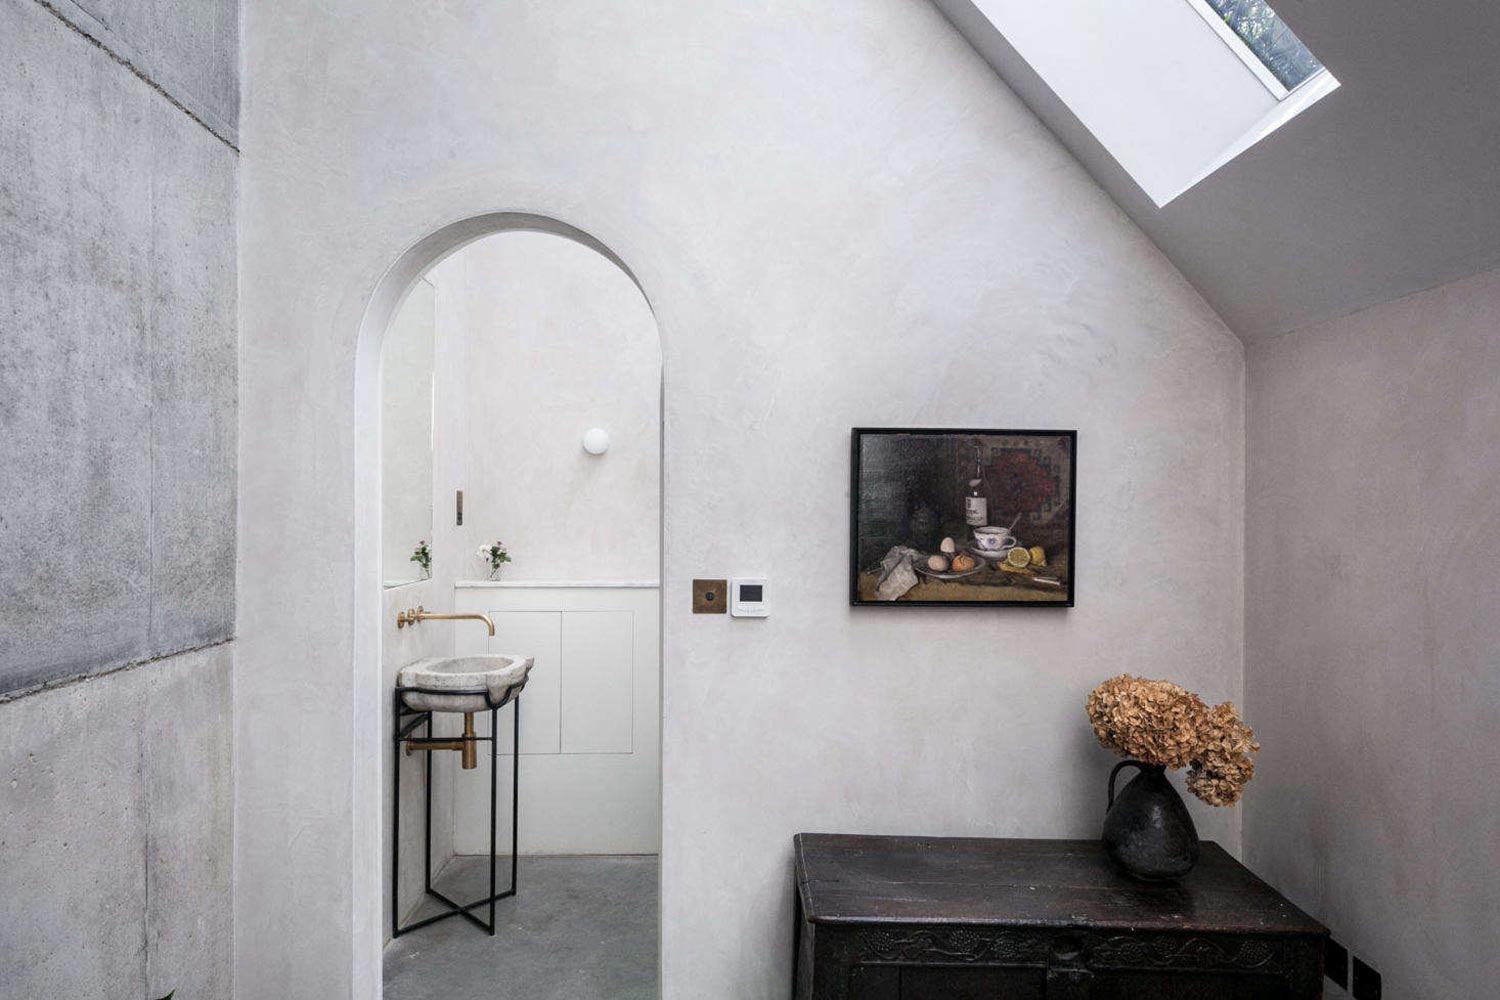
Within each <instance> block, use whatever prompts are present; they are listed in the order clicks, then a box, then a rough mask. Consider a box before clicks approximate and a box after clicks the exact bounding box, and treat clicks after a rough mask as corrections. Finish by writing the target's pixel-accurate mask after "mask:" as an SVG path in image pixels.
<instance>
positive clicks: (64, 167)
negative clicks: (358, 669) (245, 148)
mask: <svg viewBox="0 0 1500 1000" xmlns="http://www.w3.org/2000/svg"><path fill="white" fill-rule="evenodd" d="M235 170H236V158H235V154H234V152H233V150H231V149H229V148H228V147H227V146H225V145H224V143H222V142H221V141H219V140H218V139H216V138H215V137H214V136H212V135H210V134H209V133H208V132H207V131H205V130H204V129H203V128H202V126H200V125H198V124H197V123H195V122H194V121H192V120H191V119H190V118H188V117H187V116H186V115H184V114H183V113H182V112H181V111H180V110H179V109H177V108H174V107H172V105H171V104H169V103H168V102H167V101H165V100H164V99H163V98H162V96H161V95H160V94H158V93H156V92H154V91H153V90H152V89H151V88H150V87H148V86H147V85H146V84H145V83H143V82H142V81H141V80H139V79H138V78H136V77H135V76H134V75H132V74H131V73H129V72H127V71H126V70H124V69H123V68H122V67H121V66H120V65H119V64H118V63H116V62H115V61H114V60H112V59H110V58H109V57H108V55H106V54H105V53H104V52H102V51H101V50H100V49H99V48H98V47H96V46H94V45H91V44H89V43H88V42H87V41H86V40H85V39H83V38H82V37H80V36H79V35H78V34H77V33H76V32H74V31H72V30H71V29H70V28H68V26H67V25H65V24H63V23H62V22H61V21H59V20H58V19H57V18H56V17H53V16H52V15H51V14H49V13H48V12H47V11H46V10H45V9H44V8H43V7H41V6H40V5H39V4H37V3H35V2H32V0H7V2H6V3H4V4H0V221H3V224H4V227H5V237H6V238H5V239H4V240H0V323H3V324H4V334H5V350H4V351H3V352H0V469H3V470H4V475H3V476H0V551H3V552H5V554H6V557H5V559H4V560H3V561H0V614H3V616H4V618H5V620H6V622H7V626H8V627H7V628H5V629H3V630H0V692H6V691H16V690H21V689H25V688H29V687H33V686H35V685H38V684H41V683H46V682H50V681H55V680H58V679H62V678H66V677H70V676H76V675H78V674H84V673H92V672H97V671H100V670H107V669H110V668H113V667H117V666H120V665H122V664H125V663H130V662H135V661H138V660H143V659H147V658H149V657H153V656H161V655H164V654H167V653H171V652H176V651H179V650H182V649H186V648H191V647H194V646H199V645H203V644H206V643H210V642H215V641H218V640H219V639H222V638H225V637H227V636H228V635H230V634H231V633H232V632H233V627H234V496H235V467H234V462H235V433H236V428H235V417H234V413H235V391H236V390H235V378H236V374H235V371H236V368H235V366H236V356H235V315H234V311H235V280H236V278H235V228H234V224H235V218H234V173H235Z"/></svg>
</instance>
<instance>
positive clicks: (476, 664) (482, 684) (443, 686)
mask: <svg viewBox="0 0 1500 1000" xmlns="http://www.w3.org/2000/svg"><path fill="white" fill-rule="evenodd" d="M531 662H532V659H531V657H529V656H516V655H514V654H511V653H482V654H478V655H474V656H439V657H434V658H432V659H427V660H417V661H416V662H415V663H410V664H407V665H406V666H404V667H402V668H401V672H400V673H398V674H397V675H396V686H397V687H399V688H424V689H426V690H427V691H431V692H442V693H438V694H432V693H425V692H421V691H404V692H403V693H402V695H401V700H402V701H403V702H405V703H406V707H407V708H409V709H411V710H412V711H414V712H488V711H489V710H490V709H491V708H493V707H496V706H498V705H501V704H504V703H505V702H506V701H508V700H509V699H511V698H513V697H514V696H515V695H517V694H519V693H520V691H521V688H522V687H523V686H524V685H525V684H526V676H527V675H528V674H529V673H531ZM449 692H452V693H451V694H450V693H449Z"/></svg>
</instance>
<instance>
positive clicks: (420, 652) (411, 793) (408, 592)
mask: <svg viewBox="0 0 1500 1000" xmlns="http://www.w3.org/2000/svg"><path fill="white" fill-rule="evenodd" d="M364 586H368V587H373V586H375V582H374V581H369V580H367V581H364ZM418 605H421V606H422V607H425V608H426V609H427V610H428V611H450V610H452V608H453V592H452V588H451V587H449V586H447V585H446V584H440V583H438V582H437V581H434V580H422V581H419V582H416V583H409V584H405V585H403V586H400V587H390V588H387V589H385V590H384V591H383V592H382V593H381V619H380V630H381V641H382V659H381V670H380V691H381V694H382V696H383V697H382V700H381V709H382V711H381V716H380V717H381V727H380V733H381V744H380V747H381V749H380V752H381V779H380V787H381V795H382V806H381V825H380V836H381V855H380V857H381V899H382V901H381V914H382V921H383V922H382V923H381V929H382V940H389V939H390V937H391V904H392V902H393V899H392V897H391V877H392V875H393V874H394V871H393V869H392V866H391V845H392V843H393V842H394V834H395V828H394V826H393V824H392V818H393V813H394V809H393V806H394V804H395V784H394V782H393V781H392V778H393V775H392V770H391V769H392V768H393V767H395V766H396V765H398V764H399V765H400V766H401V841H400V845H401V850H400V857H401V918H402V920H403V922H404V921H406V920H409V919H411V916H412V911H413V910H414V909H416V908H417V907H418V906H419V905H420V904H421V903H422V901H423V898H424V897H423V894H422V893H423V885H424V882H425V880H424V879H423V876H422V865H423V847H424V845H423V837H424V833H423V822H422V820H423V817H422V811H423V808H424V803H425V801H426V795H425V790H426V781H427V772H426V766H427V765H426V761H425V759H424V758H423V756H422V755H421V754H413V755H412V756H410V757H407V756H405V755H402V756H401V757H399V758H398V757H397V755H396V746H395V735H396V706H395V702H394V700H393V698H394V695H393V692H394V690H395V687H396V675H397V674H399V673H400V672H401V668H402V667H404V666H406V665H407V664H408V663H411V662H413V661H415V660H420V659H423V658H425V657H429V656H451V655H452V654H453V630H452V629H451V628H448V627H445V626H446V623H445V622H441V621H437V622H422V623H421V624H420V625H418V626H416V627H414V628H397V627H396V615H398V614H400V613H401V612H402V611H405V610H406V609H408V608H414V607H417V606H418ZM434 724H435V725H436V720H434ZM417 735H419V736H422V735H426V734H425V733H423V732H420V731H419V732H418V733H417ZM437 735H445V734H444V733H443V731H442V730H438V733H437ZM448 756H449V755H448V754H440V755H438V757H437V758H436V759H435V760H434V763H433V768H432V779H433V781H432V793H433V798H432V801H433V806H432V814H433V816H434V817H437V819H436V820H435V821H434V822H433V824H432V858H433V863H432V870H433V871H434V872H438V871H441V870H442V868H443V866H444V865H445V864H447V863H448V861H449V860H450V859H451V858H452V857H453V824H452V822H451V821H449V819H448V817H450V816H451V815H452V813H453V783H452V775H453V772H452V769H451V768H450V767H448V766H446V765H447V757H448Z"/></svg>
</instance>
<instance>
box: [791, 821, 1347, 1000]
mask: <svg viewBox="0 0 1500 1000" xmlns="http://www.w3.org/2000/svg"><path fill="white" fill-rule="evenodd" d="M795 843H796V855H797V869H796V871H797V893H796V895H797V924H796V926H797V942H796V967H795V973H794V975H795V982H796V996H797V1000H969V998H974V1000H979V998H985V1000H1032V998H1036V1000H1042V998H1046V1000H1059V998H1065V1000H1130V998H1151V1000H1270V998H1276V1000H1316V998H1319V997H1321V996H1322V978H1323V943H1324V940H1325V938H1326V937H1327V933H1328V932H1327V930H1326V929H1325V928H1324V927H1323V926H1322V925H1321V924H1319V923H1318V922H1317V921H1315V920H1313V919H1312V918H1311V917H1309V916H1308V915H1307V914H1305V913H1303V912H1302V911H1301V910H1299V909H1297V908H1296V907H1295V906H1293V905H1292V904H1291V903H1289V902H1287V900H1286V899H1284V898H1283V897H1282V896H1281V895H1280V894H1278V893H1277V892H1276V891H1275V890H1273V889H1272V888H1271V887H1270V886H1268V885H1266V884H1265V883H1264V882H1262V881H1261V880H1260V879H1258V878H1256V877H1255V876H1254V875H1253V874H1251V873H1250V872H1249V871H1248V870H1247V869H1245V868H1244V866H1242V865H1241V864H1240V863H1239V862H1237V861H1235V860H1234V859H1233V858H1231V857H1230V856H1229V855H1228V854H1226V853H1225V852H1224V850H1223V849H1222V848H1220V847H1219V846H1218V845H1217V844H1214V843H1212V842H1208V843H1205V844H1204V845H1203V856H1202V860H1201V861H1200V862H1199V864H1198V867H1197V868H1195V869H1194V870H1193V871H1192V873H1191V874H1189V875H1188V876H1187V877H1186V878H1184V879H1182V880H1181V881H1179V882H1175V883H1143V882H1137V881H1134V880H1132V879H1130V878H1129V877H1127V876H1126V875H1124V874H1123V873H1121V872H1120V871H1118V870H1117V869H1116V868H1115V867H1114V864H1113V863H1112V862H1111V861H1110V860H1109V858H1108V857H1107V856H1105V854H1104V851H1103V849H1102V848H1101V847H1100V846H1099V844H1098V843H1097V842H1096V841H1085V840H995V839H971V838H923V837H860V836H849V835H842V834H808V833H804V834H798V836H797V838H796V842H795Z"/></svg>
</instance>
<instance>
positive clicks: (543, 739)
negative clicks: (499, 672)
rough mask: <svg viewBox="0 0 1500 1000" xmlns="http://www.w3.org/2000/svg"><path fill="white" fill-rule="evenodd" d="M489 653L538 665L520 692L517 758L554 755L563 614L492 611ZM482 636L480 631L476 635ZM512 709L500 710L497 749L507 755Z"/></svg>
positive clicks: (558, 737)
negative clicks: (526, 659) (510, 655)
mask: <svg viewBox="0 0 1500 1000" xmlns="http://www.w3.org/2000/svg"><path fill="white" fill-rule="evenodd" d="M489 615H490V620H491V621H493V622H494V623H495V634H494V636H493V637H491V638H489V651H490V652H491V653H516V654H518V655H521V656H530V657H532V658H533V659H534V660H535V661H536V662H535V663H533V664H532V666H531V674H530V676H529V677H528V678H527V680H526V688H525V690H523V691H522V692H521V753H522V754H528V753H558V752H560V751H561V749H562V740H561V735H560V733H561V699H562V648H561V647H562V617H563V616H562V614H561V613H560V612H557V611H491V612H490V613H489ZM480 632H481V634H482V633H483V629H481V630H480ZM512 719H513V716H512V714H511V710H510V709H508V708H506V709H501V711H500V747H499V750H500V752H501V753H503V754H508V753H510V748H511V740H512V739H514V737H513V735H512V733H513V732H514V729H513V728H512V727H513V725H514V723H513V721H512Z"/></svg>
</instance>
